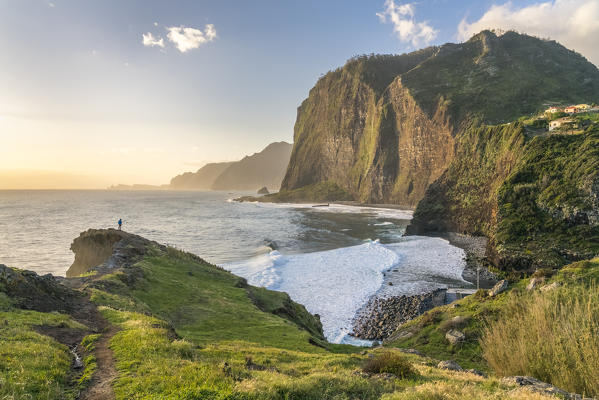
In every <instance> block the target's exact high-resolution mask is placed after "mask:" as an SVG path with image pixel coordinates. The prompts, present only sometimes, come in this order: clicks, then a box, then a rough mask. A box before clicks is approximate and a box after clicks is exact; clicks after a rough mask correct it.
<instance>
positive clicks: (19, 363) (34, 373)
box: [0, 293, 83, 400]
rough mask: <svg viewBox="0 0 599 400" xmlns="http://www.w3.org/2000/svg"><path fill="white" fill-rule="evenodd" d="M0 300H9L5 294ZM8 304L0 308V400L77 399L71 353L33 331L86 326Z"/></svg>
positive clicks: (57, 314)
mask: <svg viewBox="0 0 599 400" xmlns="http://www.w3.org/2000/svg"><path fill="white" fill-rule="evenodd" d="M1 297H4V298H5V299H6V297H5V296H4V293H0V298H1ZM6 303H7V302H6V301H5V302H4V306H3V307H0V309H2V310H3V311H0V399H3V400H4V399H6V400H13V399H15V400H16V399H47V400H50V399H57V400H65V399H66V400H68V399H74V398H75V392H74V390H73V385H72V378H73V376H72V374H71V353H70V352H69V349H68V348H67V347H66V346H64V345H62V344H60V343H58V342H57V341H56V340H54V339H52V338H50V337H49V336H45V335H42V334H39V333H37V332H36V331H35V330H34V327H35V326H39V325H49V326H65V327H70V328H74V329H79V328H83V326H81V325H80V324H78V323H76V322H75V321H73V320H71V318H70V317H69V316H67V315H64V314H59V313H41V312H36V311H28V310H19V309H13V308H8V307H7V304H6Z"/></svg>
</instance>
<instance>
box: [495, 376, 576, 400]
mask: <svg viewBox="0 0 599 400" xmlns="http://www.w3.org/2000/svg"><path fill="white" fill-rule="evenodd" d="M501 383H503V384H505V385H516V386H523V387H526V388H528V389H529V390H531V391H533V392H537V393H543V394H545V395H549V396H559V397H560V398H563V399H581V398H582V396H580V395H577V394H572V393H568V392H566V391H565V390H563V389H560V388H558V387H556V386H553V385H551V384H549V383H546V382H542V381H540V380H538V379H536V378H533V377H531V376H507V377H505V378H502V379H501Z"/></svg>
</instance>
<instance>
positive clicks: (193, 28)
mask: <svg viewBox="0 0 599 400" xmlns="http://www.w3.org/2000/svg"><path fill="white" fill-rule="evenodd" d="M487 28H500V29H505V30H507V29H516V30H518V31H520V32H525V33H529V34H534V35H536V36H540V37H544V38H551V39H555V40H558V41H559V42H561V43H562V44H564V45H565V46H567V47H569V48H572V49H575V50H576V51H578V52H579V53H581V54H582V55H584V56H585V57H587V59H589V60H590V61H591V62H594V63H595V64H596V65H598V64H599V46H597V45H596V43H598V42H599V0H554V1H528V0H523V1H511V2H505V1H499V2H498V1H492V0H468V1H467V0H420V1H414V2H406V1H399V0H368V1H363V0H362V1H359V0H355V1H354V0H326V1H325V0H304V1H293V2H292V1H286V0H276V1H275V0H272V1H269V0H255V1H242V0H239V1H231V0H215V1H202V0H195V1H184V0H169V1H167V0H164V1H157V0H128V1H122V0H96V1H91V0H0V49H1V51H0V189H2V188H103V187H106V186H108V185H112V184H117V183H123V184H132V183H141V184H162V183H168V182H169V180H170V178H171V177H173V176H174V175H177V174H179V173H182V172H185V171H195V170H197V169H198V168H200V167H201V166H202V165H204V164H205V163H207V162H218V161H231V160H237V159H240V158H242V157H243V156H245V155H249V154H253V153H255V152H258V151H260V150H261V149H262V148H264V147H266V146H267V145H268V144H269V143H271V142H273V141H281V140H284V141H288V142H292V141H293V125H294V122H295V117H296V112H297V107H298V106H299V105H300V104H301V102H302V101H303V99H305V98H306V97H307V96H308V92H309V90H310V88H311V87H312V86H313V85H314V84H315V83H316V81H317V80H318V78H319V77H320V76H322V75H323V74H324V73H326V72H327V71H329V70H331V69H335V68H337V67H339V66H341V65H343V64H344V63H345V61H346V60H347V59H348V58H350V57H352V56H354V55H358V54H369V53H393V54H399V53H405V52H409V51H412V50H416V49H419V48H422V47H425V46H429V45H438V44H443V43H446V42H460V41H465V40H467V39H468V38H469V37H470V36H471V35H473V34H475V33H477V32H479V31H480V30H482V29H487Z"/></svg>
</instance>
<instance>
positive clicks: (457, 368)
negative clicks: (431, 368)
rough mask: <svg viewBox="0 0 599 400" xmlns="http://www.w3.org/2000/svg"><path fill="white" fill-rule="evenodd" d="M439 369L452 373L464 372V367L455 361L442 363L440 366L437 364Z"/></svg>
mask: <svg viewBox="0 0 599 400" xmlns="http://www.w3.org/2000/svg"><path fill="white" fill-rule="evenodd" d="M437 368H441V369H448V370H450V371H463V369H462V367H460V364H458V363H457V362H455V361H453V360H447V361H441V362H440V363H439V364H437Z"/></svg>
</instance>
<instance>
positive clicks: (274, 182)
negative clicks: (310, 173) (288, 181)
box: [211, 142, 292, 191]
mask: <svg viewBox="0 0 599 400" xmlns="http://www.w3.org/2000/svg"><path fill="white" fill-rule="evenodd" d="M291 148H292V145H291V144H289V143H286V142H276V143H271V144H269V145H268V146H266V147H265V148H264V149H263V150H262V151H261V152H259V153H255V154H253V155H251V156H246V157H244V158H243V159H241V160H239V161H237V162H234V163H232V164H231V165H229V166H228V167H227V168H226V169H225V170H224V171H223V172H222V173H221V174H220V175H218V177H217V178H216V179H215V180H214V183H213V184H212V187H211V189H213V190H258V189H259V188H261V187H264V186H266V187H267V188H269V189H271V190H275V191H276V190H278V189H279V187H281V181H282V180H283V175H284V174H285V168H286V167H287V164H288V163H289V157H290V155H291Z"/></svg>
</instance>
